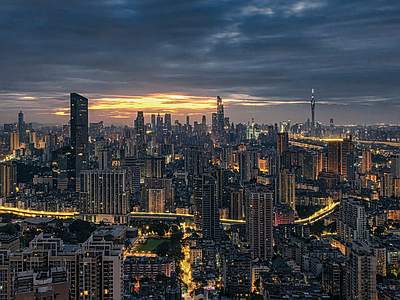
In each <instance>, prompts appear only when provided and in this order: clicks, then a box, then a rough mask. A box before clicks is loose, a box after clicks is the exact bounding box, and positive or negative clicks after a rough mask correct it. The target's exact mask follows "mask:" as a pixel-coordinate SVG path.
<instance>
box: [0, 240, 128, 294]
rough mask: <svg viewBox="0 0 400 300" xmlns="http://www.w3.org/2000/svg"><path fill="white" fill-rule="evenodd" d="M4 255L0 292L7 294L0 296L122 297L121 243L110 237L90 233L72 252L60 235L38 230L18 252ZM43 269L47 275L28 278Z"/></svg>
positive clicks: (0, 265)
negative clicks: (115, 243) (108, 238)
mask: <svg viewBox="0 0 400 300" xmlns="http://www.w3.org/2000/svg"><path fill="white" fill-rule="evenodd" d="M3 251H4V250H3ZM6 256H7V253H4V252H3V253H1V254H0V257H1V259H0V272H1V275H2V277H1V279H0V280H1V281H2V282H1V283H2V288H1V289H0V295H1V296H3V295H4V294H3V292H4V291H5V292H6V295H7V294H8V295H9V297H8V298H2V299H82V300H84V299H85V300H89V299H99V300H112V299H123V280H122V279H123V268H122V262H123V251H122V245H114V244H113V242H112V241H104V239H102V238H100V239H99V238H98V237H94V236H93V235H92V236H91V237H90V238H89V239H88V240H87V241H86V242H85V243H83V244H81V245H78V246H77V247H76V250H74V251H73V252H72V251H67V249H66V247H65V245H64V243H63V241H62V240H61V239H59V238H54V237H53V235H50V236H45V235H44V234H43V233H40V234H38V235H37V236H36V237H35V238H34V239H33V240H32V241H31V242H30V243H29V247H27V248H26V249H25V250H24V251H23V252H22V253H20V254H16V255H14V254H11V255H9V254H8V257H6ZM32 271H33V272H32ZM43 272H45V273H47V275H49V276H47V275H46V274H43V275H41V276H40V277H36V278H35V279H36V280H34V281H33V282H32V279H33V275H34V274H35V273H36V274H37V273H43ZM50 274H51V276H50ZM4 279H6V280H5V281H4V282H3V280H4ZM35 281H36V282H35ZM57 283H59V285H58V284H57ZM65 283H66V284H65ZM24 287H26V288H24ZM65 287H66V290H65ZM29 291H33V292H34V297H32V298H30V296H31V295H30V294H27V292H29ZM52 292H54V294H55V295H52ZM52 296H56V297H52Z"/></svg>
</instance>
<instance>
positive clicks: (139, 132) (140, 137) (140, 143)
mask: <svg viewBox="0 0 400 300" xmlns="http://www.w3.org/2000/svg"><path fill="white" fill-rule="evenodd" d="M135 124H136V144H137V156H138V158H144V156H145V155H146V144H145V136H144V135H145V130H144V116H143V112H142V111H138V113H137V118H136V122H135Z"/></svg>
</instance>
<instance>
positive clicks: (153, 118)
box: [150, 114, 156, 131]
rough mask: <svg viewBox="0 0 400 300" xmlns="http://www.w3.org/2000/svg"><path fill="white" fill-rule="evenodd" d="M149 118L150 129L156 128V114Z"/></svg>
mask: <svg viewBox="0 0 400 300" xmlns="http://www.w3.org/2000/svg"><path fill="white" fill-rule="evenodd" d="M150 119H151V123H150V126H151V130H153V131H154V130H156V115H155V114H152V115H151V117H150Z"/></svg>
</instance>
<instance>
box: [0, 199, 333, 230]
mask: <svg viewBox="0 0 400 300" xmlns="http://www.w3.org/2000/svg"><path fill="white" fill-rule="evenodd" d="M339 204H340V203H339V202H335V203H333V204H331V205H329V206H326V207H324V208H322V209H321V210H319V211H317V212H316V213H314V214H313V215H312V216H310V217H308V218H305V219H299V220H296V221H295V224H300V225H307V224H312V223H315V222H317V221H319V220H322V219H324V218H326V217H327V216H329V215H330V214H331V213H332V212H333V211H334V210H335V209H336V207H337V206H338V205H339ZM0 213H3V214H4V213H8V214H15V215H18V216H21V217H55V218H59V219H71V218H72V219H74V218H78V217H79V212H58V211H56V212H54V211H38V210H30V209H21V208H15V207H5V206H0ZM130 217H131V218H132V219H158V220H174V219H177V218H193V215H190V214H177V213H149V212H131V213H130ZM221 223H222V224H223V225H235V224H244V223H246V222H245V221H243V220H231V219H221Z"/></svg>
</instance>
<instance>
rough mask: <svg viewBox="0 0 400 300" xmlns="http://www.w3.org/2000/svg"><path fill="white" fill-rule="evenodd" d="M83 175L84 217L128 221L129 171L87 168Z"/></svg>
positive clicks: (108, 220) (115, 221)
mask: <svg viewBox="0 0 400 300" xmlns="http://www.w3.org/2000/svg"><path fill="white" fill-rule="evenodd" d="M81 177H82V179H81V186H82V187H81V192H80V198H81V213H82V215H83V217H84V219H85V220H86V221H91V222H100V221H102V220H103V221H107V222H111V223H126V220H127V214H128V212H129V206H128V201H129V181H128V178H127V171H126V170H113V171H111V170H87V171H83V172H82V174H81Z"/></svg>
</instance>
